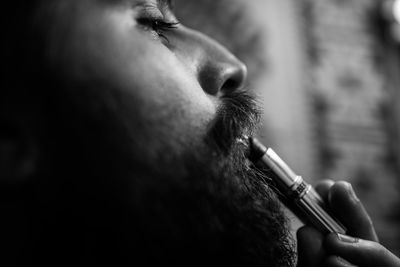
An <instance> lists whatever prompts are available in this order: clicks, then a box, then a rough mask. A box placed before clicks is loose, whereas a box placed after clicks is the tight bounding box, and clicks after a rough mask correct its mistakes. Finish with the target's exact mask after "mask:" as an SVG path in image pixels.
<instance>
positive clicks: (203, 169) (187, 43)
mask: <svg viewBox="0 0 400 267" xmlns="http://www.w3.org/2000/svg"><path fill="white" fill-rule="evenodd" d="M7 5H10V7H9V8H7V10H9V12H10V14H12V15H15V17H14V20H15V21H16V24H15V25H14V27H8V28H7V29H5V34H6V35H7V36H8V37H9V38H6V41H5V42H4V43H2V46H3V47H2V49H1V52H2V56H4V57H3V58H4V59H5V60H4V61H3V62H2V64H4V65H3V68H4V69H5V73H4V75H3V77H2V79H1V81H2V90H1V97H0V101H1V102H0V103H1V105H0V108H1V116H0V120H1V123H0V125H2V127H3V128H2V130H1V132H0V160H1V164H0V166H1V168H0V171H1V173H0V177H1V187H0V188H1V190H2V191H1V193H2V194H1V197H2V199H1V202H0V204H1V205H0V208H1V211H2V214H3V219H2V221H1V223H2V225H1V228H0V229H2V230H3V231H2V238H1V242H2V245H3V246H4V248H5V249H4V250H3V251H4V252H5V253H4V255H5V256H4V258H2V260H3V261H4V263H6V261H7V260H10V261H12V262H13V263H14V265H23V266H29V265H35V264H38V263H39V264H41V265H43V264H44V265H46V264H51V265H59V264H60V263H63V264H70V265H72V264H76V263H80V264H84V265H89V264H92V265H93V264H95V265H99V264H108V265H110V266H112V265H123V264H124V263H125V264H127V263H128V264H130V265H134V264H140V265H141V266H153V265H157V266H160V265H161V264H166V263H168V264H171V265H172V266H188V265H189V266H210V265H211V266H212V265H215V266H222V265H228V266H266V265H267V266H293V262H294V252H293V248H292V242H291V239H290V237H289V236H288V232H289V231H288V224H287V219H286V218H285V217H284V214H283V213H282V209H281V206H280V204H279V202H278V201H277V198H276V196H275V195H274V193H273V192H272V190H271V189H270V188H269V187H268V186H266V184H265V182H264V181H266V180H267V179H268V178H267V177H265V176H263V175H262V174H260V173H259V172H257V171H256V170H254V168H253V166H252V165H251V164H250V162H249V161H248V160H247V159H246V146H243V145H242V144H241V143H240V142H237V139H238V138H239V137H242V136H243V135H244V134H249V135H251V134H252V133H253V131H254V127H255V124H256V122H257V108H256V107H255V106H254V101H253V100H252V98H251V97H250V96H248V95H247V94H246V93H244V92H243V91H244V90H243V88H242V87H243V84H244V82H245V80H246V75H247V73H246V72H247V71H246V68H245V66H244V65H243V64H242V63H241V62H240V61H239V60H238V59H237V58H236V57H234V56H233V55H232V54H231V53H229V52H228V51H227V50H226V49H225V48H224V47H222V46H221V45H219V44H218V43H217V42H215V41H213V40H212V39H210V38H209V37H206V36H205V35H203V34H201V33H199V32H197V31H194V30H192V29H189V28H186V27H184V26H183V25H175V24H174V22H175V18H174V16H173V14H172V13H171V11H170V10H169V9H168V8H166V7H165V6H160V5H157V3H156V2H155V1H153V0H149V1H111V0H110V1H105V0H104V1H94V0H58V1H55V0H42V1H26V2H24V3H23V7H24V8H23V9H21V6H19V5H13V4H11V3H7ZM149 5H150V6H149ZM7 7H8V6H7ZM31 7H34V8H31ZM25 11H26V12H25ZM2 19H3V20H4V18H2ZM4 25H6V24H5V23H4ZM160 25H164V26H163V27H160ZM165 25H168V26H165ZM6 67H7V68H6ZM346 188H348V186H346V185H344V184H342V183H338V184H336V185H333V186H332V184H331V183H330V184H328V185H327V184H325V185H323V186H321V187H319V189H318V190H320V192H321V194H322V195H323V197H325V198H326V199H327V200H328V202H329V203H330V204H331V206H332V208H333V210H334V211H335V212H336V213H337V214H338V216H339V218H342V219H343V221H344V222H345V224H346V226H347V227H348V229H350V232H349V234H350V235H354V236H357V237H358V238H360V239H358V242H350V243H349V244H353V245H348V246H347V247H346V246H344V245H343V244H342V245H340V244H338V243H337V240H338V239H334V238H333V237H331V236H328V237H327V238H326V239H325V237H323V236H321V235H320V234H319V233H317V232H315V230H313V229H312V228H304V229H303V230H301V231H300V232H299V237H298V240H299V242H298V245H299V266H320V265H321V264H322V265H321V266H324V265H323V264H324V263H325V261H327V262H328V263H329V264H342V263H343V262H344V261H343V260H342V261H341V263H335V260H336V262H337V259H338V258H337V257H336V256H341V257H342V258H344V259H346V260H348V261H349V262H354V263H355V264H359V263H360V264H359V265H360V266H364V265H363V264H365V266H370V265H368V264H370V262H368V261H367V259H368V257H367V258H366V256H365V255H370V256H371V255H372V256H371V257H373V260H374V261H373V262H379V263H383V264H386V265H383V266H398V259H397V258H396V257H395V256H394V255H392V254H390V253H386V252H385V253H382V251H384V250H383V248H382V247H381V246H379V244H378V243H376V242H373V243H369V242H364V241H361V239H369V240H371V241H377V240H376V235H375V232H374V230H373V227H372V225H371V224H370V221H369V220H368V215H367V214H366V212H365V210H364V209H363V207H362V205H361V204H360V203H359V201H357V200H356V199H355V198H354V194H352V193H349V192H351V191H349V190H347V189H346ZM344 212H345V213H344ZM346 214H353V215H354V216H352V217H350V218H349V217H347V216H346ZM341 215H342V216H341ZM360 225H361V227H359V226H360ZM354 244H356V245H354ZM366 248H368V249H367V250H365V249H366ZM354 251H357V253H350V254H349V252H354ZM366 251H368V252H373V253H366ZM332 255H335V257H333V258H332V257H331V256H332ZM350 255H353V256H350ZM354 255H356V258H354ZM396 264H397V265H396ZM4 265H6V264H4ZM342 265H343V264H342ZM342 265H339V266H342ZM334 266H336V265H334ZM343 266H345V265H343Z"/></svg>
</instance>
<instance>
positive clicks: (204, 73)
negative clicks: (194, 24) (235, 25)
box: [186, 29, 247, 95]
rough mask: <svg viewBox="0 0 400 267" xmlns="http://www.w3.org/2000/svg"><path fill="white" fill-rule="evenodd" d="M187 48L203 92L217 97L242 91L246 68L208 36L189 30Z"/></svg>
mask: <svg viewBox="0 0 400 267" xmlns="http://www.w3.org/2000/svg"><path fill="white" fill-rule="evenodd" d="M187 34H188V36H187V38H188V39H186V41H187V42H186V46H187V49H188V54H187V56H189V57H190V58H191V60H192V61H193V62H192V63H193V65H194V66H195V72H196V75H197V78H198V81H199V83H200V85H201V86H202V88H203V90H204V91H205V92H206V93H208V94H210V95H217V94H219V93H224V92H228V91H234V90H237V89H240V88H241V87H242V86H243V84H244V82H245V81H246V79H247V68H246V66H245V65H244V64H243V63H242V62H241V61H240V60H239V59H238V58H236V57H235V56H234V55H233V54H232V53H231V52H229V51H228V50H227V49H226V48H225V47H223V46H222V45H221V44H219V43H218V42H217V41H215V40H213V39H211V38H209V37H208V36H206V35H204V34H202V33H199V32H197V31H193V30H190V29H187Z"/></svg>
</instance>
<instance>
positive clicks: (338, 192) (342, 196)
mask: <svg viewBox="0 0 400 267" xmlns="http://www.w3.org/2000/svg"><path fill="white" fill-rule="evenodd" d="M328 199H329V201H328V203H329V206H330V208H331V209H332V211H333V213H334V214H335V215H336V216H337V217H338V219H339V220H340V221H341V222H342V223H343V224H344V225H345V226H346V227H347V230H348V231H347V234H349V235H351V236H357V237H360V238H362V239H366V240H371V241H378V236H377V235H376V232H375V229H374V226H373V224H372V220H371V218H370V217H369V215H368V213H367V211H366V210H365V208H364V206H363V204H362V203H361V202H360V200H359V199H358V198H357V196H356V194H355V192H354V190H353V188H352V186H351V184H349V183H347V182H343V181H342V182H336V183H335V184H334V185H332V186H331V188H330V190H329V196H328Z"/></svg>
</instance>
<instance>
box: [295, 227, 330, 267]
mask: <svg viewBox="0 0 400 267" xmlns="http://www.w3.org/2000/svg"><path fill="white" fill-rule="evenodd" d="M323 239H324V236H323V235H322V234H321V233H320V232H318V231H317V230H316V229H314V228H313V227H309V226H304V227H302V228H300V229H299V230H298V231H297V252H298V263H297V266H298V267H317V266H321V262H322V260H323V259H324V258H325V256H326V253H325V249H324V248H323Z"/></svg>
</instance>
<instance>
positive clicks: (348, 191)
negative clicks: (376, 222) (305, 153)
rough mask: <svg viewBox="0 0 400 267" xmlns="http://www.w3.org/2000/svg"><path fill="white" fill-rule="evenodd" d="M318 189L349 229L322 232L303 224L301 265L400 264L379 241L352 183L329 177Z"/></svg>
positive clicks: (300, 231) (298, 234) (300, 244)
mask: <svg viewBox="0 0 400 267" xmlns="http://www.w3.org/2000/svg"><path fill="white" fill-rule="evenodd" d="M316 190H317V191H318V193H319V194H320V195H321V196H322V197H323V198H324V200H325V201H326V202H327V203H329V205H330V207H331V209H332V211H333V212H334V213H335V214H336V216H337V217H338V218H339V220H340V221H341V222H343V224H344V225H345V226H346V228H347V233H346V235H340V234H334V233H332V234H329V235H327V236H323V235H322V234H321V233H319V232H318V231H316V230H315V229H313V228H312V227H309V226H305V227H303V228H301V229H300V230H299V231H298V233H297V238H298V251H299V256H298V257H299V259H298V266H300V267H301V266H311V267H313V266H328V267H331V266H332V267H339V266H343V267H345V266H385V267H395V266H400V260H399V258H397V256H395V255H394V254H393V253H391V252H390V251H388V250H387V249H386V248H384V247H383V246H382V245H380V244H379V240H378V237H377V235H376V232H375V229H374V227H373V223H372V221H371V218H370V217H369V215H368V213H367V211H366V210H365V208H364V206H363V205H362V203H361V202H360V200H359V199H358V198H357V196H356V194H355V192H354V190H353V188H352V187H351V185H350V184H349V183H347V182H336V183H335V182H333V181H331V180H326V181H323V182H321V183H320V184H318V185H317V187H316Z"/></svg>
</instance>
